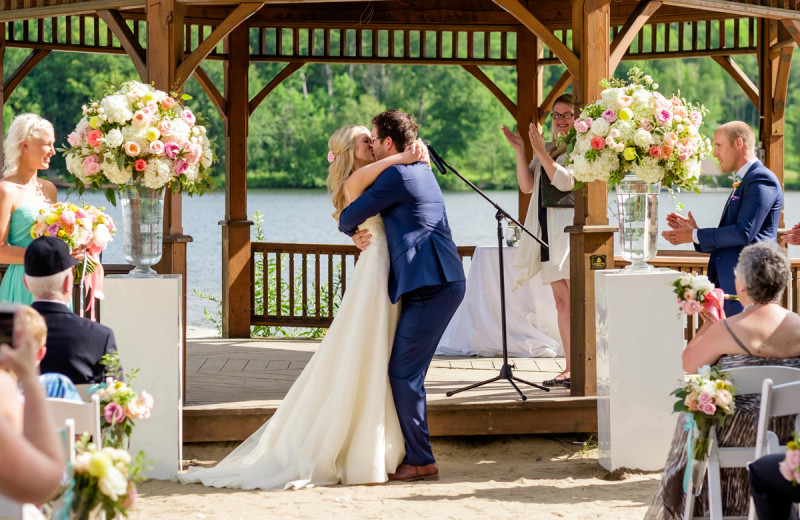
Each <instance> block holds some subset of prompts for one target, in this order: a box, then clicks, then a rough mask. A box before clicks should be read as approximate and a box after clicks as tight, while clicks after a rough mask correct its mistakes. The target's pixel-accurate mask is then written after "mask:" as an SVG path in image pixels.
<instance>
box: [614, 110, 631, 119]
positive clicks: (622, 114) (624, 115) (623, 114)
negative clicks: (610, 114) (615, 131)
mask: <svg viewBox="0 0 800 520" xmlns="http://www.w3.org/2000/svg"><path fill="white" fill-rule="evenodd" d="M617 115H618V116H619V118H620V119H622V120H623V121H630V120H631V119H633V111H632V110H631V109H630V108H623V109H622V110H620V111H619V112H618V113H617Z"/></svg>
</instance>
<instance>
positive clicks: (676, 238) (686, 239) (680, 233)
mask: <svg viewBox="0 0 800 520" xmlns="http://www.w3.org/2000/svg"><path fill="white" fill-rule="evenodd" d="M667 225H668V226H669V227H670V228H672V229H670V230H669V231H664V232H663V233H661V236H663V237H664V238H665V239H666V240H667V242H669V243H670V244H672V245H674V246H675V245H678V244H691V243H692V241H693V240H692V232H693V231H694V230H695V229H698V226H697V222H695V220H694V217H693V216H692V212H691V211H690V212H689V216H688V217H684V216H683V215H681V214H680V213H670V214H669V215H667Z"/></svg>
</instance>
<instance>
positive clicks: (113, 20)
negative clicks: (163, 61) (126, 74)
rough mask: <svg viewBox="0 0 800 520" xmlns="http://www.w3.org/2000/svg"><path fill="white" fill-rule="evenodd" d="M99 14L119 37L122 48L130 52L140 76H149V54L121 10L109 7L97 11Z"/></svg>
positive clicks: (129, 55)
mask: <svg viewBox="0 0 800 520" xmlns="http://www.w3.org/2000/svg"><path fill="white" fill-rule="evenodd" d="M97 16H98V17H99V18H100V19H101V20H103V22H105V24H106V25H107V26H108V28H109V29H111V32H113V33H114V36H116V37H117V39H118V40H119V43H120V44H121V45H122V48H123V49H125V52H126V53H127V54H128V57H129V58H130V59H131V61H132V62H133V66H134V67H136V72H138V73H139V78H141V80H142V81H144V79H145V78H147V54H146V53H145V50H144V49H143V48H142V45H141V44H140V43H139V40H137V39H136V37H135V36H134V35H133V31H131V28H130V27H128V23H127V22H126V21H125V19H124V18H123V17H122V15H121V14H119V11H111V10H108V9H104V10H100V11H97Z"/></svg>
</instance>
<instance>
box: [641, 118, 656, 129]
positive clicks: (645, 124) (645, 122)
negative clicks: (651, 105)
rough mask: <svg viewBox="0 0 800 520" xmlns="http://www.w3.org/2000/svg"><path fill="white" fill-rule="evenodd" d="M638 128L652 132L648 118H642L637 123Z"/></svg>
mask: <svg viewBox="0 0 800 520" xmlns="http://www.w3.org/2000/svg"><path fill="white" fill-rule="evenodd" d="M639 128H641V129H642V130H644V131H646V132H652V131H653V124H652V123H651V122H650V120H649V119H642V122H641V123H639Z"/></svg>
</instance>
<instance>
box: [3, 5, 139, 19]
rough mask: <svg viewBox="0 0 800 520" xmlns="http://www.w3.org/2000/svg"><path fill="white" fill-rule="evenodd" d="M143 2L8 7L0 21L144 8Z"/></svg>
mask: <svg viewBox="0 0 800 520" xmlns="http://www.w3.org/2000/svg"><path fill="white" fill-rule="evenodd" d="M20 4H21V2H20ZM145 4H146V0H96V1H88V2H76V3H71V4H58V5H49V6H42V7H30V8H27V9H8V10H0V22H12V21H18V20H33V19H43V18H55V17H58V16H64V15H71V16H77V15H82V14H94V13H95V12H97V11H99V10H103V9H133V8H144V6H145ZM18 5H19V4H18Z"/></svg>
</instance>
